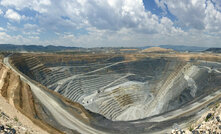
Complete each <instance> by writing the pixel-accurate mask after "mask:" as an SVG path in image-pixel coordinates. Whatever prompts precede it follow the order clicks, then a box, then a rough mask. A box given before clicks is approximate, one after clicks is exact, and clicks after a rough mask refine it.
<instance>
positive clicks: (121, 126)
mask: <svg viewBox="0 0 221 134" xmlns="http://www.w3.org/2000/svg"><path fill="white" fill-rule="evenodd" d="M11 59H12V61H11V62H12V63H13V64H14V66H16V68H18V70H20V71H21V72H22V73H24V74H25V75H27V76H28V77H29V78H31V79H33V80H35V81H37V82H38V83H40V84H42V85H44V86H46V87H47V88H48V89H50V90H52V91H55V92H57V93H59V94H61V95H62V96H63V97H65V98H67V99H68V100H69V101H70V102H73V103H74V102H77V103H79V107H81V105H83V106H84V107H85V108H86V109H87V110H89V111H87V110H85V111H87V112H88V114H89V115H90V116H91V118H90V119H89V122H90V123H89V124H90V125H92V126H93V127H95V128H97V129H100V130H104V131H106V132H118V133H124V132H128V133H129V132H133V133H134V132H150V133H151V132H154V131H158V130H163V129H165V128H167V127H171V126H172V125H173V124H174V123H177V122H186V121H188V120H190V119H191V118H192V117H193V116H195V113H194V112H193V114H190V113H188V115H186V116H181V115H180V116H178V117H176V118H175V119H172V118H171V119H169V120H166V121H162V122H159V121H158V120H152V118H153V119H155V118H157V117H158V116H161V115H162V116H163V115H165V114H167V113H168V114H169V113H170V112H172V111H174V110H179V109H185V108H186V107H188V106H190V105H191V104H194V103H195V102H201V100H202V99H203V98H204V97H206V96H208V95H210V94H212V93H215V92H216V91H218V90H219V89H220V86H221V74H220V71H221V64H220V63H219V62H215V61H218V60H217V59H214V58H213V57H200V58H199V59H197V58H196V57H194V58H191V57H184V58H183V59H182V57H181V58H180V57H177V58H174V57H153V56H149V57H148V56H146V55H142V56H137V57H133V56H131V57H128V55H115V56H113V55H102V56H101V55H100V56H99V55H80V56H73V55H48V54H46V55H44V54H14V55H13V56H12V57H11ZM186 59H189V60H186ZM205 59H207V60H205ZM208 59H210V60H212V61H208ZM90 111H91V112H90ZM176 114H178V113H176ZM163 118H166V117H163ZM160 119H161V118H160ZM113 121H114V122H113ZM122 121H123V122H122Z"/></svg>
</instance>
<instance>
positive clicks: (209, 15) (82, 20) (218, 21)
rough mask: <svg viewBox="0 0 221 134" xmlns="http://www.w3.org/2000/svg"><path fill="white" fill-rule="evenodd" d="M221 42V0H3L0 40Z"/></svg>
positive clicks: (51, 42) (80, 44)
mask: <svg viewBox="0 0 221 134" xmlns="http://www.w3.org/2000/svg"><path fill="white" fill-rule="evenodd" d="M3 43H9V44H17V45H22V44H26V45H59V46H77V47H101V46H103V47H139V46H154V45H166V44H169V45H187V46H201V47H221V0H0V44H3Z"/></svg>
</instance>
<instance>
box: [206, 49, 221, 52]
mask: <svg viewBox="0 0 221 134" xmlns="http://www.w3.org/2000/svg"><path fill="white" fill-rule="evenodd" d="M205 51H206V52H213V53H221V48H209V49H206V50H205Z"/></svg>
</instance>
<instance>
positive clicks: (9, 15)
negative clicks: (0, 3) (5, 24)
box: [5, 9, 22, 22]
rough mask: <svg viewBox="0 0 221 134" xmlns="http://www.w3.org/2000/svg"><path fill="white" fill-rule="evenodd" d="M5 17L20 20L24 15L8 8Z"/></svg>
mask: <svg viewBox="0 0 221 134" xmlns="http://www.w3.org/2000/svg"><path fill="white" fill-rule="evenodd" d="M5 18H8V19H9V20H13V21H17V22H20V20H21V18H22V16H21V15H20V14H18V13H17V12H15V11H14V10H12V9H8V10H7V11H6V13H5Z"/></svg>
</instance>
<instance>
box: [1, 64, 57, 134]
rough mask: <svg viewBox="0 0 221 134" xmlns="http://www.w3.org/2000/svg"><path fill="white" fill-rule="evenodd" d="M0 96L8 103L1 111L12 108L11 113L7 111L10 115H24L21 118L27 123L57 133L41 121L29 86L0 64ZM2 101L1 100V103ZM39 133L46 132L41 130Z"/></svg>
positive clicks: (38, 108) (39, 108) (39, 112)
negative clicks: (32, 123)
mask: <svg viewBox="0 0 221 134" xmlns="http://www.w3.org/2000/svg"><path fill="white" fill-rule="evenodd" d="M0 96H1V97H3V98H4V99H5V100H6V101H7V103H8V106H5V107H2V111H4V110H5V109H6V108H8V107H13V108H12V109H11V110H12V111H13V112H12V111H11V110H9V111H10V112H11V113H17V112H19V113H20V114H24V115H25V116H26V117H25V116H23V117H22V118H25V119H26V120H28V121H29V122H31V121H32V122H34V123H35V124H38V125H39V126H40V127H42V128H43V129H44V130H47V131H48V132H57V133H59V132H58V131H57V130H56V129H54V128H52V127H51V126H49V125H47V124H46V123H44V121H42V117H41V116H42V114H41V113H42V111H41V106H40V105H39V104H38V103H37V102H35V99H34V96H33V95H32V92H31V90H30V87H29V85H27V84H26V83H25V82H23V81H21V79H20V77H19V76H18V75H16V74H15V73H14V72H13V71H11V70H10V69H8V68H7V67H6V66H5V65H3V64H2V63H0ZM4 99H1V100H2V101H3V100H4ZM1 103H2V102H1ZM1 106H3V105H1ZM5 113H6V114H7V113H8V111H7V110H6V111H5ZM11 118H13V117H11ZM30 120H31V121H30ZM3 122H4V121H3ZM40 133H46V132H45V131H43V130H41V132H40Z"/></svg>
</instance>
